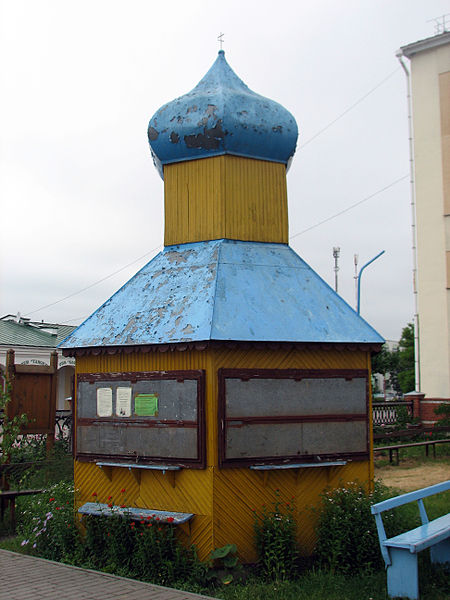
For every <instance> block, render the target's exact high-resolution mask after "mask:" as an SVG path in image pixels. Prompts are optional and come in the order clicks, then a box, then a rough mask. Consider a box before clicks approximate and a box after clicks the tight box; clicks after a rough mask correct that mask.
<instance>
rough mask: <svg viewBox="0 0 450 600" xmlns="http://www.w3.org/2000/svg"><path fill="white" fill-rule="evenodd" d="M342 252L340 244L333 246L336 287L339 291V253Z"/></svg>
mask: <svg viewBox="0 0 450 600" xmlns="http://www.w3.org/2000/svg"><path fill="white" fill-rule="evenodd" d="M340 253H341V249H340V248H339V247H338V246H335V247H334V248H333V258H334V289H335V291H336V293H337V291H338V271H339V265H338V260H339V254H340Z"/></svg>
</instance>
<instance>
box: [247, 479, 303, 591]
mask: <svg viewBox="0 0 450 600" xmlns="http://www.w3.org/2000/svg"><path fill="white" fill-rule="evenodd" d="M275 493H276V500H275V502H274V505H273V509H270V510H269V509H268V508H267V507H266V506H263V511H262V514H261V515H258V514H257V513H256V512H254V529H255V535H256V551H257V553H258V561H259V565H260V567H261V569H262V572H263V574H264V575H265V576H266V577H269V578H270V579H288V578H290V577H292V576H294V575H295V574H296V573H297V571H298V548H297V542H296V524H295V520H294V514H293V513H294V511H293V508H292V505H291V504H290V503H282V502H281V501H280V499H279V491H278V490H276V492H275Z"/></svg>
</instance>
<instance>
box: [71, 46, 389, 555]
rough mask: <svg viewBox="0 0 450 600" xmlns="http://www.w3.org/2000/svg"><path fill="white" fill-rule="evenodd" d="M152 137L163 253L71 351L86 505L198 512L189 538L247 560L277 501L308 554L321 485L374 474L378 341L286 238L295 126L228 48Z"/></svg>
mask: <svg viewBox="0 0 450 600" xmlns="http://www.w3.org/2000/svg"><path fill="white" fill-rule="evenodd" d="M148 134H149V141H150V146H151V150H152V154H153V158H154V162H155V165H156V167H157V168H158V170H159V172H160V174H161V175H162V176H163V178H164V190H165V247H164V249H163V251H162V252H161V253H160V254H158V255H157V256H156V257H155V258H154V259H153V260H151V261H150V262H149V263H148V264H147V265H146V266H145V267H144V268H143V269H141V270H140V271H139V272H138V273H137V274H136V275H135V276H134V277H133V278H132V279H131V280H130V281H129V282H128V283H127V284H125V285H124V286H123V287H122V288H121V289H120V290H119V291H118V292H116V293H115V294H114V295H113V296H112V297H111V298H110V299H109V300H107V301H106V302H105V303H104V304H103V305H102V306H101V307H100V308H99V309H98V310H97V311H96V312H95V313H94V314H93V315H91V316H90V317H89V318H88V319H87V320H86V321H85V322H84V323H83V324H82V325H81V326H80V327H79V328H78V329H77V330H76V331H75V332H73V333H72V334H71V336H70V337H69V338H68V339H67V340H66V341H65V342H64V343H63V345H62V347H63V349H64V354H65V355H68V356H74V357H75V358H76V383H77V393H76V403H75V408H74V410H75V413H76V414H75V427H76V432H75V485H76V487H77V488H79V489H80V491H81V498H80V501H81V503H85V502H88V501H90V500H92V494H93V493H94V492H95V493H96V494H97V499H98V500H100V501H101V502H106V501H107V498H108V497H109V496H112V497H113V500H114V501H115V502H117V501H118V500H119V499H120V498H121V497H122V498H123V494H125V495H126V501H127V504H128V505H130V506H133V507H139V508H147V509H152V510H161V511H173V512H181V513H186V514H189V515H194V516H193V517H192V518H191V519H190V520H189V525H184V526H182V528H180V535H181V537H182V539H184V540H185V542H186V543H189V544H192V543H193V544H195V545H196V547H197V549H198V553H199V556H200V558H201V559H205V558H207V556H208V554H209V552H210V551H211V550H213V549H214V548H217V547H220V546H223V545H225V544H227V543H235V544H236V545H237V547H238V552H239V555H240V557H241V559H242V560H244V561H253V560H255V558H256V556H255V546H254V536H253V517H252V510H253V509H255V510H259V509H261V507H262V506H263V505H264V504H266V505H267V504H270V503H271V502H272V501H273V500H274V499H275V495H276V493H278V494H280V496H281V498H282V499H284V500H286V501H291V499H293V500H292V501H293V505H294V507H295V514H296V515H297V517H298V521H299V527H298V532H299V533H298V535H299V542H300V544H301V547H302V548H303V551H304V552H305V553H308V552H311V551H312V549H313V546H314V541H315V538H314V518H313V515H312V513H311V511H310V510H309V507H311V506H313V505H314V504H316V503H317V501H318V497H319V495H320V493H321V492H322V491H323V490H324V489H325V488H326V487H327V486H335V485H338V484H339V483H340V482H348V481H355V480H359V481H360V482H363V483H365V484H367V485H368V486H369V485H370V484H371V481H372V479H373V464H372V461H371V444H372V440H371V406H370V404H371V392H370V353H371V351H373V350H376V349H379V347H380V345H381V344H382V343H383V339H382V338H381V337H380V336H379V334H378V333H377V332H376V331H374V330H373V329H372V328H371V327H370V326H369V325H368V324H367V323H366V322H365V321H364V320H363V319H362V318H361V317H360V316H359V315H357V314H356V313H355V311H354V310H353V309H352V308H351V307H350V306H349V305H348V304H346V302H344V300H343V299H342V298H341V297H340V296H338V295H337V294H336V293H335V292H334V291H333V290H332V289H331V288H330V287H329V286H328V285H327V284H326V283H325V282H324V281H323V280H322V279H321V278H320V277H319V276H318V275H317V274H316V273H315V272H314V271H313V270H312V269H311V268H310V267H309V266H308V265H307V264H306V263H305V262H304V261H303V260H302V259H301V258H300V257H299V256H298V255H297V254H296V253H295V252H294V251H293V250H292V249H291V248H290V247H289V245H288V215H287V192H286V170H287V167H288V165H289V163H290V160H291V159H292V156H293V154H294V152H295V145H296V141H297V125H296V123H295V120H294V118H293V117H292V115H291V114H290V113H289V112H288V111H287V110H286V109H284V108H283V107H282V106H280V105H279V104H277V103H276V102H273V101H271V100H268V99H267V98H263V97H262V96H259V95H258V94H255V93H254V92H252V91H251V90H249V89H248V87H247V86H246V85H245V84H244V83H243V82H242V81H241V80H240V79H239V78H238V77H237V76H236V74H235V73H234V72H233V71H232V70H231V68H230V67H229V65H228V63H227V62H226V60H225V56H224V53H223V51H220V52H219V56H218V58H217V60H216V61H215V63H214V64H213V66H212V67H211V69H210V70H209V71H208V73H207V74H206V75H205V77H204V78H203V79H202V80H201V81H200V83H199V84H198V86H197V87H196V88H194V89H193V90H192V91H191V92H189V93H188V94H186V95H185V96H182V97H181V98H178V99H176V100H174V101H173V102H170V103H168V104H166V105H165V106H163V107H162V108H161V109H160V110H159V111H157V112H156V114H155V115H154V117H152V119H151V121H150V125H149V130H148ZM122 489H125V490H126V492H125V493H122V496H121V490H122ZM276 490H278V491H277V492H276Z"/></svg>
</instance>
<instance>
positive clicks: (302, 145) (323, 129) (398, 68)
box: [298, 67, 400, 150]
mask: <svg viewBox="0 0 450 600" xmlns="http://www.w3.org/2000/svg"><path fill="white" fill-rule="evenodd" d="M399 70H400V67H397V68H396V69H394V71H392V73H390V74H389V75H388V76H387V77H385V78H384V79H382V80H381V81H380V82H379V83H377V85H376V86H375V87H373V88H372V89H370V90H369V91H368V92H367V93H365V94H364V96H361V98H359V99H358V100H356V102H354V103H353V104H351V105H350V106H349V107H348V108H346V109H345V110H344V112H342V113H341V114H340V115H338V116H337V117H336V118H335V119H333V120H332V121H330V122H329V123H328V125H325V127H322V129H319V131H318V132H317V133H315V134H314V135H313V136H312V137H310V138H309V139H307V140H306V142H304V143H303V144H301V145H300V146H299V147H298V150H302V149H303V148H304V147H305V146H307V145H308V144H309V143H311V142H312V141H313V140H315V139H316V138H317V137H319V135H321V134H322V133H323V132H324V131H326V130H327V129H329V128H330V127H331V126H332V125H334V124H335V123H336V122H337V121H339V119H342V117H344V116H345V115H346V114H347V113H348V112H350V111H351V110H352V109H353V108H355V106H358V104H360V103H361V102H362V101H363V100H365V99H366V98H367V97H368V96H370V94H372V93H373V92H374V91H375V90H377V89H378V88H379V87H380V86H382V85H383V83H385V82H386V81H387V80H388V79H390V78H391V77H392V76H393V75H395V73H397V71H399Z"/></svg>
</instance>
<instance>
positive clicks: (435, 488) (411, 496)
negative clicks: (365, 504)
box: [370, 479, 450, 515]
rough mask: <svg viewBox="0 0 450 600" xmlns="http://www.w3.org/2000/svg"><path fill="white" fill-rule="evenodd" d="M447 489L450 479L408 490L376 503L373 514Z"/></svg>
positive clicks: (448, 488) (449, 487)
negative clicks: (419, 488)
mask: <svg viewBox="0 0 450 600" xmlns="http://www.w3.org/2000/svg"><path fill="white" fill-rule="evenodd" d="M447 490H450V479H449V480H448V481H443V482H442V483H437V484H436V485H430V486H429V487H426V488H423V489H421V490H416V491H415V492H408V493H407V494H402V495H401V496H396V497H395V498H389V500H383V502H378V503H377V504H374V505H373V506H372V507H371V509H370V510H371V511H372V514H373V515H377V514H380V513H382V512H384V511H385V510H390V509H391V508H397V506H402V505H403V504H408V503H409V502H414V500H422V499H423V498H427V497H428V496H433V494H439V492H446V491H447Z"/></svg>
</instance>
